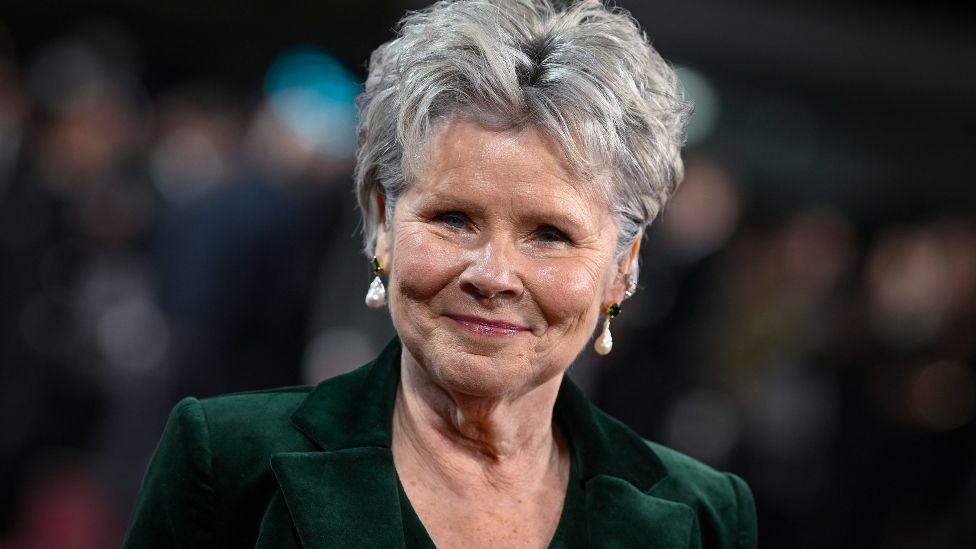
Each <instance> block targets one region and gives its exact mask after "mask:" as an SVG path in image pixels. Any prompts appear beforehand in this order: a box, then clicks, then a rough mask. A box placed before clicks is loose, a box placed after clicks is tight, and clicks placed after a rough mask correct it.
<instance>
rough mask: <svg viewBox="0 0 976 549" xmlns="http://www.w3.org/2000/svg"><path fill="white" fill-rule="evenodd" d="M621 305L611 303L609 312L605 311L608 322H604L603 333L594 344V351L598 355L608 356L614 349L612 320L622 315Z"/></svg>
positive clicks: (608, 308)
mask: <svg viewBox="0 0 976 549" xmlns="http://www.w3.org/2000/svg"><path fill="white" fill-rule="evenodd" d="M620 310H621V309H620V304H619V303H611V304H610V306H609V307H607V310H606V311H604V312H605V313H606V315H607V318H606V320H604V321H603V331H602V332H601V333H600V337H598V338H596V341H594V342H593V349H594V350H595V351H596V354H598V355H608V354H610V350H611V349H613V336H612V335H610V319H611V318H613V317H615V316H617V315H619V314H620Z"/></svg>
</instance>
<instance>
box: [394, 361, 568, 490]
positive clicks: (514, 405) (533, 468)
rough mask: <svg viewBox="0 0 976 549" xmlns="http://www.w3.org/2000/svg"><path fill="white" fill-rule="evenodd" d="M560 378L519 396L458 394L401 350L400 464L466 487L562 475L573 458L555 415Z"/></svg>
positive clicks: (396, 431) (499, 485) (497, 486)
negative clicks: (435, 380) (444, 385)
mask: <svg viewBox="0 0 976 549" xmlns="http://www.w3.org/2000/svg"><path fill="white" fill-rule="evenodd" d="M561 382H562V374H560V375H558V376H555V377H554V378H552V379H550V380H548V381H546V382H544V383H543V384H541V385H539V386H537V387H535V388H532V389H531V390H529V391H527V392H523V393H519V394H517V395H502V396H491V397H483V396H472V395H467V394H460V393H457V392H453V391H450V390H447V389H445V388H443V387H441V386H439V385H437V384H436V383H435V382H434V380H433V379H431V378H430V376H429V375H428V374H427V372H426V370H424V369H423V367H421V366H420V365H419V364H418V363H417V362H416V361H415V360H413V358H412V357H410V355H409V353H408V352H407V351H406V349H404V352H403V358H402V360H401V378H400V387H399V389H398V390H397V399H396V405H395V407H394V414H393V453H394V459H395V461H396V463H397V467H398V469H399V468H403V469H406V470H409V471H413V472H422V474H423V475H424V476H425V477H427V478H433V479H436V480H437V481H439V482H438V483H439V484H442V485H444V486H447V487H450V488H454V489H455V490H462V491H467V490H469V489H471V488H472V487H474V486H473V485H475V486H476V485H481V486H482V487H483V486H489V487H492V488H494V489H500V490H505V488H517V487H523V488H524V487H526V486H529V485H532V484H535V483H537V482H543V481H544V480H545V479H546V478H547V476H549V475H552V474H553V473H554V472H555V473H556V474H557V475H559V473H560V472H561V471H562V470H563V469H566V468H567V467H568V463H569V454H568V448H567V445H566V443H565V441H564V440H563V439H562V437H561V435H560V434H559V432H558V430H557V429H555V428H554V425H553V421H552V411H553V407H554V405H555V401H556V395H557V394H558V392H559V385H560V383H561ZM404 472H406V471H404ZM560 476H561V475H560ZM472 481H475V482H474V483H473V482H472ZM479 481H480V482H479Z"/></svg>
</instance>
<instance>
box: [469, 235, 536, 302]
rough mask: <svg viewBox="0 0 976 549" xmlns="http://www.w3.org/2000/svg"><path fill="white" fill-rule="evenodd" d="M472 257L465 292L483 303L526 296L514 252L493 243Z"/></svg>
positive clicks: (472, 252) (474, 253) (495, 242)
mask: <svg viewBox="0 0 976 549" xmlns="http://www.w3.org/2000/svg"><path fill="white" fill-rule="evenodd" d="M469 253H470V254H471V258H470V260H469V261H468V265H467V266H466V267H465V269H464V271H463V272H462V273H461V277H460V282H461V289H462V290H464V291H465V292H467V293H469V294H471V295H473V296H474V297H476V298H479V299H495V298H502V297H509V298H515V297H519V296H521V295H522V291H523V289H524V288H523V286H522V278H521V277H520V276H519V275H518V272H517V269H516V264H515V262H514V261H513V258H512V255H513V254H514V253H516V252H514V250H509V249H507V248H506V246H505V245H504V244H502V243H499V242H497V241H490V242H486V243H485V244H484V245H483V246H481V247H479V248H476V249H473V250H470V251H469Z"/></svg>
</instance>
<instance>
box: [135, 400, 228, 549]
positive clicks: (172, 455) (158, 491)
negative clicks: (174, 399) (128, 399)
mask: <svg viewBox="0 0 976 549" xmlns="http://www.w3.org/2000/svg"><path fill="white" fill-rule="evenodd" d="M212 486H213V468H212V460H211V453H210V442H209V432H208V429H207V420H206V417H205V416H204V411H203V407H202V406H201V405H200V402H199V401H197V399H195V398H192V397H190V398H185V399H183V400H181V401H180V402H179V403H178V404H177V405H176V406H175V407H174V408H173V411H172V413H171V414H170V416H169V420H168V421H167V422H166V428H165V430H164V431H163V437H162V439H161V440H160V441H159V446H157V447H156V452H155V454H153V457H152V460H151V461H150V462H149V468H148V470H147V471H146V476H145V479H144V480H143V485H142V492H141V494H140V495H139V501H138V503H137V504H136V510H135V515H134V516H133V519H132V522H131V524H130V526H129V531H128V532H127V534H126V537H125V541H124V542H123V547H125V548H143V547H149V548H152V547H160V548H161V547H213V546H214V545H215V539H214V518H215V517H214V491H213V488H212Z"/></svg>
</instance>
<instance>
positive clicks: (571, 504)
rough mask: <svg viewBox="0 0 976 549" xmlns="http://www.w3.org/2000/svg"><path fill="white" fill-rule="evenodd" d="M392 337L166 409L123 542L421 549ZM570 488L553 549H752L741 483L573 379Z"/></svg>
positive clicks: (568, 411) (747, 500) (565, 391)
mask: <svg viewBox="0 0 976 549" xmlns="http://www.w3.org/2000/svg"><path fill="white" fill-rule="evenodd" d="M399 365H400V342H399V341H398V340H396V339H394V340H393V341H392V342H391V343H390V345H388V346H387V348H386V349H385V350H384V351H383V352H382V353H381V354H380V356H379V357H378V358H377V359H376V360H375V361H373V362H371V363H369V364H367V365H366V366H363V367H362V368H360V369H358V370H356V371H354V372H351V373H349V374H346V375H343V376H338V377H335V378H332V379H330V380H327V381H324V382H322V383H320V384H319V385H317V386H315V387H289V388H283V389H276V390H271V391H257V392H250V393H239V394H233V395H226V396H221V397H215V398H208V399H204V400H197V399H194V398H186V399H184V400H182V401H181V402H180V403H179V404H177V405H176V407H175V408H174V409H173V412H172V414H171V415H170V418H169V421H168V422H167V425H166V429H165V431H164V433H163V436H162V439H161V440H160V442H159V446H158V447H157V449H156V452H155V454H154V455H153V459H152V461H151V462H150V464H149V468H148V470H147V472H146V477H145V479H144V482H143V487H142V493H141V495H140V498H139V502H138V505H137V507H136V511H135V515H134V517H133V520H132V523H131V525H130V527H129V531H128V533H127V535H126V539H125V542H124V547H128V548H143V547H147V548H154V547H167V548H170V547H267V548H271V547H276V548H287V547H309V548H312V547H364V548H366V547H369V548H376V547H411V548H415V547H430V546H431V543H430V538H429V536H427V534H426V531H425V530H424V529H423V525H422V524H420V522H419V519H417V518H416V515H415V514H414V513H413V509H412V507H411V506H410V505H409V501H406V499H405V498H406V496H405V494H404V493H403V489H402V486H401V485H400V482H399V479H398V477H397V474H396V469H395V467H394V465H393V454H392V452H391V451H390V444H391V436H392V435H391V433H392V415H393V404H394V399H395V396H396V389H397V385H398V383H399V376H400V368H399ZM555 416H556V420H557V421H559V423H560V426H561V427H562V429H563V431H564V433H565V434H566V437H567V439H568V440H569V442H570V445H571V448H572V455H571V457H572V471H573V473H572V474H571V483H573V482H575V483H576V484H575V486H574V485H572V484H571V486H570V490H569V491H568V493H567V501H566V505H565V507H564V509H563V516H562V518H561V519H560V524H559V529H558V530H557V532H556V535H555V537H554V538H553V542H552V544H551V547H652V548H658V547H660V548H665V547H666V548H752V547H755V546H756V515H755V506H754V503H753V500H752V494H751V492H750V491H749V488H748V486H747V485H746V484H745V482H743V481H742V479H740V478H739V477H736V476H735V475H731V474H728V473H720V472H718V471H715V470H713V469H711V468H709V467H708V466H706V465H703V464H701V463H699V462H697V461H695V460H693V459H691V458H689V457H687V456H684V455H682V454H679V453H678V452H675V451H673V450H669V449H667V448H664V447H663V446H660V445H657V444H654V443H650V442H646V441H644V440H643V439H641V438H640V437H639V436H638V435H637V434H635V433H634V432H633V431H631V430H630V429H629V428H627V427H626V426H624V425H623V424H621V423H620V422H618V421H616V420H615V419H613V418H611V417H609V416H607V415H606V414H604V413H603V412H601V411H600V410H599V409H597V408H596V407H595V406H593V405H592V404H591V403H590V402H589V401H588V400H587V399H586V398H585V397H584V396H583V394H582V393H581V392H580V390H579V389H578V388H577V387H576V386H575V385H574V384H573V383H572V382H571V381H570V380H569V379H568V378H566V379H564V381H563V384H562V386H561V388H560V392H559V396H558V398H557V400H556V409H555Z"/></svg>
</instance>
